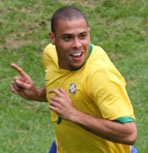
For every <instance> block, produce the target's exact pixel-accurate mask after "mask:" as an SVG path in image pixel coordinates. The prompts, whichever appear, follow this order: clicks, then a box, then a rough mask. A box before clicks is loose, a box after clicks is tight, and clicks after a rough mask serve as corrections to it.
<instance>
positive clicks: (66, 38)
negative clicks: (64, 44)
mask: <svg viewBox="0 0 148 153" xmlns="http://www.w3.org/2000/svg"><path fill="white" fill-rule="evenodd" d="M63 39H64V40H65V41H69V40H71V39H72V36H71V35H64V36H63Z"/></svg>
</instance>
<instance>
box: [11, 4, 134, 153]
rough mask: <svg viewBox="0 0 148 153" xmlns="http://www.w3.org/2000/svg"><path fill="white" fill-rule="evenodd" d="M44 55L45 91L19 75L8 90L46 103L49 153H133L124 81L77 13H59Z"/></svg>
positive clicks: (130, 109) (71, 10)
mask: <svg viewBox="0 0 148 153" xmlns="http://www.w3.org/2000/svg"><path fill="white" fill-rule="evenodd" d="M49 37H50V42H51V44H49V45H48V46H47V47H46V48H45V50H44V54H43V62H44V66H45V72H46V76H45V78H46V82H45V87H41V88H40V89H36V88H35V85H34V83H33V81H32V79H31V78H30V77H29V76H28V75H27V74H26V73H25V72H24V71H23V69H21V68H20V67H18V66H17V65H15V64H11V66H12V67H13V68H14V69H15V70H16V71H18V73H19V74H20V76H19V77H14V79H13V82H12V84H11V90H12V91H13V92H14V93H15V94H19V95H21V96H22V97H23V98H25V99H28V100H36V101H48V102H49V104H50V106H49V109H50V110H51V111H50V112H51V120H52V123H53V125H54V130H55V134H56V137H55V141H54V142H53V145H52V147H51V150H50V153H136V152H137V150H136V149H135V148H134V147H133V146H132V145H133V144H134V143H135V141H136V139H137V128H136V124H135V116H134V111H133V107H132V105H131V102H130V99H129V97H128V94H127V92H126V88H125V85H126V83H125V80H124V78H123V77H122V76H121V74H120V73H119V71H118V70H117V69H116V67H115V66H114V64H113V63H112V62H111V60H110V59H109V57H108V56H107V54H106V53H105V51H104V50H103V49H102V48H101V47H99V46H96V45H94V44H92V43H91V42H90V28H89V26H88V21H87V19H86V17H85V15H84V14H83V13H82V12H81V11H80V10H79V9H77V8H75V7H71V6H66V7H62V8H60V9H58V10H57V11H56V12H55V13H54V15H53V16H52V20H51V32H50V33H49Z"/></svg>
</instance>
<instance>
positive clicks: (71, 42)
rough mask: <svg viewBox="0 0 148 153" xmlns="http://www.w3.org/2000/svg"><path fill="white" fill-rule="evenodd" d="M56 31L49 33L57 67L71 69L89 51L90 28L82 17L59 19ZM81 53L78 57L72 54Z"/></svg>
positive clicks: (79, 64) (84, 57) (80, 63)
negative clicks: (56, 57)
mask: <svg viewBox="0 0 148 153" xmlns="http://www.w3.org/2000/svg"><path fill="white" fill-rule="evenodd" d="M58 25H62V26H58V27H57V30H56V33H55V34H54V33H52V32H51V33H49V37H50V41H51V43H52V44H53V45H55V46H56V50H57V53H58V59H59V67H60V68H62V69H71V68H78V67H80V66H81V65H82V64H83V63H84V61H85V59H86V57H87V55H88V51H89V44H90V28H89V27H88V25H87V23H86V21H85V20H84V19H83V18H82V19H74V20H71V21H68V20H59V21H58ZM74 53H81V54H82V55H81V56H80V57H79V58H76V57H74V56H72V55H73V54H74Z"/></svg>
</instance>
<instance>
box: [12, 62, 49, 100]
mask: <svg viewBox="0 0 148 153" xmlns="http://www.w3.org/2000/svg"><path fill="white" fill-rule="evenodd" d="M11 67H12V68H14V69H15V70H16V71H17V72H18V73H19V74H20V76H16V77H14V78H13V81H12V84H11V90H12V92H13V93H14V94H18V95H20V96H21V97H23V98H24V99H27V100H35V101H44V102H46V101H47V99H46V88H45V87H41V88H39V89H36V88H35V85H34V83H33V81H32V79H31V78H30V76H29V75H28V74H27V73H25V72H24V70H23V69H22V68H20V67H19V66H17V65H15V64H11Z"/></svg>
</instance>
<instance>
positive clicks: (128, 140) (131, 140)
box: [127, 133, 137, 145]
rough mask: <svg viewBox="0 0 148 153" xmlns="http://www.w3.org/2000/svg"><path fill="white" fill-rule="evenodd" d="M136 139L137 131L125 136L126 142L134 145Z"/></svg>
mask: <svg viewBox="0 0 148 153" xmlns="http://www.w3.org/2000/svg"><path fill="white" fill-rule="evenodd" d="M136 140H137V133H133V134H131V135H129V137H128V138H127V144H128V145H134V144H135V142H136Z"/></svg>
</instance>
